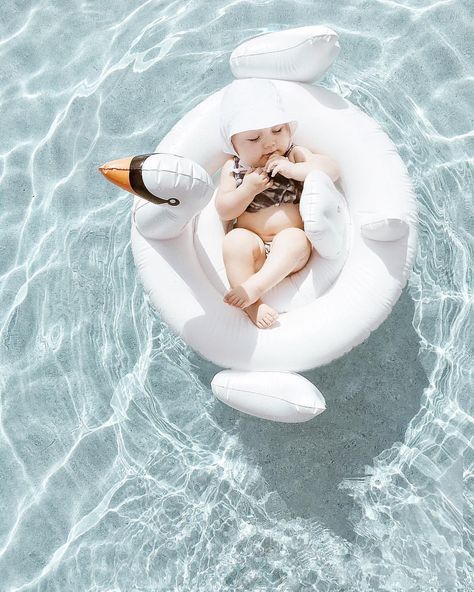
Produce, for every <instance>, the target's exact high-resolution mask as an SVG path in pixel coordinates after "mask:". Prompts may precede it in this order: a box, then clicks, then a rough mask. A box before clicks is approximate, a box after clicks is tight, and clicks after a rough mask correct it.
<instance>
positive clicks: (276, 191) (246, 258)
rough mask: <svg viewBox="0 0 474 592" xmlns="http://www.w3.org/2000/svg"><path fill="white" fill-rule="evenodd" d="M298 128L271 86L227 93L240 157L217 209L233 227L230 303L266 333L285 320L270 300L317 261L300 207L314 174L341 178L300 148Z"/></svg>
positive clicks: (227, 132)
mask: <svg viewBox="0 0 474 592" xmlns="http://www.w3.org/2000/svg"><path fill="white" fill-rule="evenodd" d="M296 125H297V123H296V121H295V120H294V119H293V118H292V117H291V116H290V115H289V114H288V113H287V112H286V111H285V109H284V106H283V104H282V100H281V97H280V95H279V93H278V91H277V88H276V86H275V84H274V83H273V82H272V81H270V80H263V79H243V80H236V81H234V82H233V83H232V84H231V85H230V86H229V87H228V88H227V89H226V91H225V93H224V96H223V99H222V105H221V135H222V139H223V142H224V151H225V152H226V153H228V154H232V155H233V158H230V159H229V160H227V161H226V162H225V164H224V166H223V167H222V172H221V179H220V185H219V188H218V192H217V195H216V202H215V203H216V208H217V212H218V214H219V216H220V218H221V219H222V220H224V221H228V220H232V221H233V223H232V226H233V228H232V229H231V230H230V231H229V232H228V233H227V234H226V235H225V237H224V243H223V259H224V264H225V268H226V274H227V278H228V280H229V284H230V286H231V290H229V291H228V292H227V293H226V294H225V296H224V301H225V302H227V303H228V304H230V305H232V306H237V307H239V308H241V309H243V310H244V311H245V312H246V313H247V315H248V316H249V318H250V319H251V320H252V322H253V323H254V324H255V325H257V327H259V328H261V329H263V328H267V327H270V326H271V325H272V324H273V323H274V322H275V321H276V320H277V318H278V313H277V311H276V310H274V309H273V308H271V307H270V306H269V305H268V304H265V303H264V302H263V301H262V296H263V294H265V292H267V291H268V290H270V289H271V288H272V287H273V286H275V285H276V284H278V283H279V282H280V281H281V280H282V279H284V278H285V277H286V276H288V275H291V274H292V273H295V272H297V271H299V270H300V269H302V268H303V267H304V266H305V265H306V263H307V261H308V259H309V257H310V255H311V249H312V243H311V242H310V240H309V239H308V237H307V235H306V234H305V232H304V230H303V228H304V225H303V220H302V218H301V215H300V212H299V205H298V204H299V201H300V197H301V193H302V190H303V182H304V180H305V179H306V176H307V175H308V174H309V173H310V172H311V171H314V170H320V171H324V172H325V173H326V174H327V175H328V176H329V177H330V178H331V179H332V181H335V180H336V179H337V178H338V176H339V173H338V169H337V165H336V163H335V162H334V161H333V160H331V159H330V158H329V157H327V156H323V155H318V154H314V153H313V152H312V151H311V150H308V148H305V147H303V146H295V145H294V144H293V142H292V138H293V135H294V131H295V128H296Z"/></svg>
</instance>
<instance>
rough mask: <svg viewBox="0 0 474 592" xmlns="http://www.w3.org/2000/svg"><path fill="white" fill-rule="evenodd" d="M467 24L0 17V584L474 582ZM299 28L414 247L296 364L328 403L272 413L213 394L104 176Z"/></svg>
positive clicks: (199, 7)
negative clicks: (273, 40) (336, 344)
mask: <svg viewBox="0 0 474 592" xmlns="http://www.w3.org/2000/svg"><path fill="white" fill-rule="evenodd" d="M472 21H473V19H472V11H470V5H469V4H468V3H467V2H463V1H460V2H453V1H450V0H439V1H438V2H430V1H429V0H403V1H401V2H395V1H392V0H380V1H378V2H366V1H362V0H361V1H354V2H351V3H340V4H337V3H336V4H334V5H333V4H332V3H325V2H305V1H304V0H295V1H292V2H290V1H282V2H281V1H276V0H266V1H259V2H253V3H248V2H243V1H240V0H236V1H233V2H229V3H224V2H222V0H218V1H216V0H213V1H212V2H207V3H204V2H198V1H196V0H190V1H188V2H181V1H180V2H163V1H151V0H149V1H146V2H143V3H141V4H136V3H130V2H118V3H114V5H113V9H112V6H111V5H110V4H107V5H106V4H105V3H100V2H94V1H84V2H82V3H77V4H73V3H70V4H69V5H68V4H67V3H66V4H64V3H62V4H61V3H52V2H51V1H50V0H45V1H44V2H42V3H40V4H38V5H34V4H33V3H31V2H30V3H28V2H23V3H20V4H18V3H12V2H7V4H6V5H5V6H4V7H3V8H2V20H1V21H0V57H1V59H0V80H1V86H0V98H1V101H2V130H3V133H2V135H1V136H0V183H1V193H0V195H1V200H2V208H1V213H0V216H1V232H2V240H1V247H0V249H1V257H0V298H1V300H0V332H1V343H0V348H1V349H0V352H1V355H0V364H1V368H0V369H1V372H0V388H1V400H0V500H1V503H2V508H1V510H2V511H1V513H0V514H1V518H0V574H1V577H0V581H1V584H0V589H1V590H2V591H3V590H5V591H13V590H42V591H43V590H44V591H46V590H48V591H53V590H55V591H58V592H65V591H72V590H81V591H85V590H91V591H92V590H94V591H104V592H105V591H107V592H108V591H112V590H114V591H119V590H121V591H127V592H130V591H132V590H142V591H145V590H147V591H148V590H149V591H153V592H156V591H158V590H160V591H165V592H168V591H172V590H176V591H178V590H179V591H180V592H184V591H190V592H197V591H200V590H202V591H206V592H209V591H224V590H226V591H227V590H229V591H234V590H235V591H237V590H238V591H246V592H247V591H248V592H250V591H264V590H265V591H266V590H272V591H273V590H279V591H282V592H290V591H295V592H296V591H297V592H302V591H309V590H318V592H322V591H328V592H333V591H341V592H342V591H345V592H348V591H358V592H360V591H367V592H369V591H376V590H386V591H390V592H396V591H404V592H405V591H414V592H415V591H416V592H420V591H422V592H423V591H454V590H459V591H461V590H462V591H464V590H468V589H472V588H473V587H474V582H473V581H472V573H473V570H472V562H471V561H470V553H472V542H471V538H470V533H469V530H468V528H467V524H468V523H469V520H470V521H471V522H472V516H473V512H472V507H473V505H472V504H473V500H472V497H471V496H470V493H469V484H471V483H472V457H473V454H472V445H470V440H471V438H472V410H471V405H470V396H471V392H472V368H473V339H472V335H473V333H474V327H473V315H472V304H473V296H472V257H473V239H472V233H473V227H474V224H473V219H474V216H473V207H472V186H473V173H472V152H473V150H472V147H473V134H472V101H473V92H472V61H471V62H470V60H469V54H468V50H467V48H468V44H469V42H470V41H471V39H472V25H473V22H472ZM307 24H326V25H328V26H330V27H332V28H333V29H335V30H336V31H337V32H338V34H339V35H340V43H341V47H342V50H341V54H340V56H339V58H338V60H337V61H336V63H335V65H334V66H333V68H332V69H331V70H330V71H329V72H328V73H327V75H326V76H325V78H324V79H323V80H322V81H321V83H322V84H323V85H324V86H326V87H327V88H330V89H331V90H333V91H335V92H338V93H340V94H341V95H343V96H344V97H346V98H347V99H348V100H350V101H352V102H353V103H354V104H356V105H357V106H359V107H360V108H361V109H362V110H364V111H365V112H367V113H368V114H369V115H371V116H372V117H374V118H375V119H376V120H377V121H378V122H379V123H380V124H381V126H382V127H383V128H384V129H385V130H386V131H387V132H388V134H389V135H390V137H391V138H392V140H393V141H394V143H395V144H396V146H397V148H398V150H399V152H400V155H401V156H402V158H403V160H404V161H405V163H406V164H407V167H408V170H409V173H410V176H411V178H412V180H413V183H414V187H415V190H416V194H417V198H418V206H419V218H420V220H419V245H418V252H417V258H416V262H415V265H414V270H413V273H412V275H411V277H410V280H409V284H408V287H407V289H406V290H405V291H404V295H403V296H402V298H401V300H400V302H399V303H398V304H397V306H396V307H395V308H394V311H393V312H392V315H391V316H390V317H389V319H388V320H387V321H386V322H385V323H384V324H383V325H382V327H381V328H380V329H379V330H378V331H377V332H375V334H374V335H372V336H371V337H370V338H369V339H368V341H367V342H366V343H364V344H362V345H361V346H360V347H359V348H356V350H354V351H353V352H350V353H349V354H348V355H347V356H345V357H344V358H343V359H341V360H338V361H336V362H335V363H333V364H331V365H329V366H328V367H325V368H322V369H319V370H315V371H314V372H313V373H312V374H311V375H310V378H311V379H314V382H315V383H316V384H317V385H318V386H321V389H322V391H323V392H324V393H325V394H327V395H328V397H327V399H328V405H329V407H330V408H328V411H327V412H326V413H325V414H323V415H322V416H321V417H318V418H317V419H316V420H314V421H312V422H309V423H308V424H305V425H300V426H294V425H293V426H283V425H282V424H270V423H269V422H262V421H260V420H256V419H255V418H251V417H249V416H244V415H243V414H239V413H237V412H234V411H233V410H231V409H228V408H224V407H225V406H223V405H222V404H221V403H220V402H218V401H216V400H215V399H214V397H213V395H212V393H211V391H210V387H209V383H210V379H211V378H212V376H213V374H214V373H215V372H217V371H218V370H219V368H217V367H214V366H212V365H211V364H209V363H208V362H206V361H204V360H202V359H200V358H199V357H198V356H196V355H195V354H194V352H192V351H191V350H190V349H189V348H188V347H187V346H186V344H185V343H183V341H182V340H181V339H180V338H179V337H177V336H176V335H174V334H173V333H171V331H170V329H169V328H168V327H167V325H166V324H164V323H163V322H162V321H161V320H160V317H159V315H158V314H157V313H156V312H155V311H154V310H153V308H152V307H151V305H150V303H149V301H148V299H147V297H146V296H144V292H143V289H142V287H141V285H140V283H139V281H138V277H137V272H136V269H135V266H134V262H133V259H132V254H131V249H130V207H131V199H130V197H129V196H128V195H126V194H124V193H123V192H122V191H120V190H119V189H118V188H116V187H113V186H112V185H107V184H106V183H105V182H104V181H103V180H102V179H101V178H100V176H99V175H98V173H97V166H99V165H100V164H102V163H103V162H106V161H107V160H110V159H112V158H116V157H119V156H124V155H133V154H142V153H144V152H148V151H152V150H153V148H154V147H155V146H156V145H157V143H158V141H159V140H160V139H161V138H162V137H163V136H164V134H166V133H167V131H168V130H169V129H170V128H171V126H172V125H174V123H176V122H177V121H178V120H179V119H180V118H181V117H182V116H183V114H185V113H186V112H187V111H189V110H190V109H191V108H192V107H194V106H195V105H196V104H198V103H199V102H200V101H201V100H203V99H204V98H205V97H207V96H209V94H211V93H213V92H215V91H216V90H217V89H219V88H221V87H222V86H223V85H225V84H227V83H228V82H230V80H231V79H232V75H231V72H230V68H229V66H228V58H229V55H230V52H231V51H232V49H233V48H234V47H235V46H236V45H238V44H239V43H241V42H243V41H244V40H246V39H249V38H250V37H254V36H256V35H258V34H261V33H265V32H269V31H277V30H283V29H285V28H288V27H296V26H304V25H307ZM379 342H380V343H379ZM471 491H472V489H471Z"/></svg>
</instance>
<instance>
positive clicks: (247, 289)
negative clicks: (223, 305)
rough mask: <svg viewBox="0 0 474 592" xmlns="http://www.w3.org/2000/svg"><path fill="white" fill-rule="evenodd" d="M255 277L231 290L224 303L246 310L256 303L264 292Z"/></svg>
mask: <svg viewBox="0 0 474 592" xmlns="http://www.w3.org/2000/svg"><path fill="white" fill-rule="evenodd" d="M253 277H254V276H251V277H250V278H249V279H248V280H246V281H245V282H243V283H242V284H240V285H239V286H236V287H235V288H233V289H232V290H229V291H228V292H227V293H226V294H225V296H224V302H227V304H231V305H232V306H237V307H238V308H246V307H247V306H250V305H251V304H253V303H254V302H256V301H257V300H258V299H259V298H260V296H261V295H262V294H263V292H264V290H262V288H261V287H260V286H259V285H258V284H257V282H255V281H254V280H253Z"/></svg>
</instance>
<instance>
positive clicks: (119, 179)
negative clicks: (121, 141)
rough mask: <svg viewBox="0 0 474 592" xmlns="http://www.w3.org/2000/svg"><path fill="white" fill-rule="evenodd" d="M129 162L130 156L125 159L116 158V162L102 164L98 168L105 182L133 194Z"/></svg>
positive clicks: (130, 160)
mask: <svg viewBox="0 0 474 592" xmlns="http://www.w3.org/2000/svg"><path fill="white" fill-rule="evenodd" d="M131 162H132V157H131V156H130V157H127V158H118V159H117V160H111V161H110V162H106V163H105V164H103V165H102V166H101V167H99V171H100V172H101V173H102V174H103V175H104V177H105V178H106V179H107V181H110V182H111V183H114V184H115V185H118V186H119V187H121V188H122V189H125V191H130V193H135V192H134V190H133V189H132V186H131V185H130V164H131Z"/></svg>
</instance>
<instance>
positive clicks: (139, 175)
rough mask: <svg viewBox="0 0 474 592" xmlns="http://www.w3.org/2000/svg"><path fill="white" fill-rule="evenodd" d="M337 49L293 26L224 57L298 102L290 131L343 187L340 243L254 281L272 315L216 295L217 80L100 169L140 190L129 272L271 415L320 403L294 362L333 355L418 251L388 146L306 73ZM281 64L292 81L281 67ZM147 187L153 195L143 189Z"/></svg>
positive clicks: (409, 198)
mask: <svg viewBox="0 0 474 592" xmlns="http://www.w3.org/2000/svg"><path fill="white" fill-rule="evenodd" d="M338 49H339V46H338V42H337V35H336V33H334V31H331V30H330V29H327V28H325V27H303V28H299V29H292V30H289V31H283V32H281V33H272V34H269V35H264V36H261V37H257V38H255V39H252V40H250V41H247V42H245V43H244V44H243V45H242V46H240V47H239V48H237V49H236V50H235V51H234V52H233V54H232V56H231V64H232V71H233V73H234V75H235V76H236V77H240V78H246V77H261V78H271V79H272V80H273V81H274V83H275V85H277V88H278V90H279V92H280V94H281V95H282V97H283V99H284V101H285V102H286V103H287V104H288V105H292V106H293V107H294V108H297V111H298V114H299V117H298V120H299V125H298V128H297V130H296V134H295V138H294V141H295V143H296V144H301V145H303V146H307V147H309V148H310V149H312V150H313V151H315V152H319V153H322V154H326V155H328V156H330V157H332V158H334V159H335V160H336V162H337V163H338V165H339V169H340V172H341V177H340V188H341V190H342V192H343V194H344V196H345V200H346V201H345V202H344V215H345V216H346V230H347V232H346V243H345V249H344V252H343V253H341V255H340V256H339V257H338V258H336V259H331V260H329V259H324V258H322V257H321V256H320V255H319V254H318V253H317V252H316V250H314V249H313V252H312V255H311V258H310V260H309V262H308V264H307V265H306V266H305V267H304V268H303V269H302V270H301V271H299V272H297V273H296V274H293V275H291V276H289V277H287V278H285V279H284V280H283V281H282V282H281V283H280V284H278V285H277V286H275V287H274V288H273V289H272V290H270V291H269V292H267V293H266V294H265V296H264V300H265V302H268V303H269V304H270V305H271V306H273V307H274V308H276V309H277V310H278V311H279V318H278V321H277V322H276V323H275V324H274V325H273V326H272V327H270V328H268V329H259V328H257V327H256V326H255V325H254V324H253V323H252V322H251V321H250V319H249V318H248V317H247V315H246V314H245V313H244V312H243V311H241V310H240V309H238V308H235V307H232V306H230V305H228V304H226V303H224V302H223V296H224V294H225V292H226V291H227V290H228V289H229V283H228V281H227V277H226V273H225V268H224V263H223V259H222V241H223V237H224V235H225V232H226V230H227V224H226V223H223V222H222V221H221V220H220V219H219V217H218V215H217V212H216V209H215V206H214V199H215V188H214V185H213V181H212V179H211V177H212V176H213V175H214V174H215V173H217V172H218V171H219V170H220V168H221V167H222V165H223V164H224V162H225V160H226V159H227V158H228V155H225V154H224V153H223V152H222V150H221V140H220V136H219V107H220V101H221V98H222V94H223V91H224V90H225V89H221V90H219V91H217V92H216V93H214V94H212V95H211V96H209V97H208V98H206V99H205V100H204V101H202V102H201V103H200V104H199V105H197V106H196V107H194V108H193V109H192V110H191V111H190V112H189V113H187V114H186V115H185V116H184V117H183V118H182V119H181V120H180V121H179V122H178V123H177V124H176V125H175V126H174V127H173V128H172V129H171V130H170V131H169V133H168V134H167V135H166V136H165V137H164V138H163V140H162V141H161V142H160V143H159V144H158V146H157V148H156V152H155V153H154V154H152V155H145V156H143V157H135V158H134V159H133V160H132V163H130V160H131V159H125V160H118V161H113V162H110V163H107V165H104V167H102V169H101V170H102V172H103V173H104V174H105V175H106V176H107V177H109V178H110V177H114V175H113V174H112V173H113V171H119V177H118V178H117V177H115V178H111V179H110V180H112V181H113V182H115V183H117V184H119V185H122V186H123V187H126V183H125V182H123V176H122V177H120V175H123V174H125V175H128V169H131V172H130V181H131V184H132V190H133V191H134V192H135V193H137V194H139V195H146V196H147V199H143V198H141V197H136V198H135V200H134V204H133V216H132V230H131V232H132V237H131V239H132V250H133V255H134V259H135V262H136V265H137V267H138V270H139V275H140V278H141V280H142V283H143V285H144V288H145V291H146V292H147V294H148V295H149V297H150V300H151V302H152V303H153V305H154V306H155V307H156V308H157V309H158V311H159V312H160V314H161V316H162V318H163V320H164V321H165V322H166V323H167V324H168V325H169V326H170V327H171V328H172V329H173V330H174V331H175V332H176V333H177V334H179V335H180V336H181V337H182V338H183V339H184V341H185V342H186V343H187V344H188V345H189V346H190V347H192V348H193V349H194V350H196V351H197V352H198V353H199V354H200V355H201V356H202V357H204V358H206V359H208V360H210V361H212V362H213V363H215V364H217V365H218V366H221V367H223V368H226V370H225V371H223V372H220V373H218V374H217V375H216V376H215V377H214V379H213V381H212V390H213V392H214V394H215V395H216V396H217V397H218V398H219V399H220V400H221V401H224V402H225V403H227V404H228V405H230V406H232V407H234V408H236V409H239V410H241V411H244V412H246V413H249V414H251V415H255V416H257V417H262V418H266V419H272V420H275V421H283V422H302V421H307V420H309V419H311V418H313V417H315V416H316V415H318V414H319V413H321V412H322V411H324V409H325V402H324V397H323V396H322V394H321V393H320V392H319V391H318V389H317V388H316V387H315V386H314V385H312V384H311V383H310V382H309V381H308V380H306V379H305V378H303V377H302V376H299V375H297V374H296V373H297V372H299V371H305V370H310V369H312V368H316V367H318V366H322V365H325V364H328V363H329V362H331V361H332V360H335V359H336V358H339V357H340V356H342V355H344V354H345V353H346V352H348V351H349V350H351V349H352V348H353V347H355V346H356V345H358V344H360V343H362V342H363V341H364V340H365V339H366V338H367V337H368V336H369V334H370V333H371V332H372V331H373V330H375V329H376V328H377V327H378V326H379V325H380V324H381V323H382V322H383V321H384V320H385V319H386V317H387V316H388V315H389V313H390V311H391V309H392V307H393V306H394V304H395V303H396V301H397V300H398V298H399V296H400V294H401V291H402V289H403V287H404V286H405V284H406V281H407V278H408V275H409V273H410V270H411V268H412V264H413V260H414V256H415V252H416V226H417V211H416V201H415V197H414V194H413V190H412V186H411V183H410V180H409V178H408V175H407V171H406V168H405V166H404V164H403V162H402V160H401V159H400V157H399V156H398V154H397V152H396V149H395V146H394V145H393V143H392V142H391V140H390V139H389V138H388V136H387V135H386V134H385V133H384V132H383V131H382V130H381V128H380V127H379V126H378V124H377V123H376V122H375V121H374V120H373V119H371V118H370V117H368V116H367V115H366V114H364V113H363V112H362V111H360V110H359V109H358V108H357V107H355V106H354V105H352V104H351V103H350V102H348V101H347V100H345V99H343V98H341V97H340V96H339V95H337V94H335V93H333V92H331V91H329V90H326V89H324V88H322V87H318V86H315V85H310V84H308V83H307V82H306V81H308V80H314V79H315V78H317V77H318V76H320V75H321V74H322V73H324V71H325V70H326V69H327V68H328V67H329V65H330V63H331V62H332V61H333V60H334V58H335V57H336V55H337V53H338ZM304 56H307V59H306V60H305V59H304ZM318 56H319V59H318ZM290 73H291V81H289V80H282V78H285V77H286V78H290ZM296 80H302V81H305V82H295V81H296ZM311 175H312V174H311ZM311 175H310V176H309V177H308V178H307V180H306V181H305V189H306V190H307V183H308V182H309V181H313V182H314V176H313V177H311ZM310 177H311V178H310ZM316 177H317V175H316ZM315 182H316V185H317V179H316V181H315ZM153 196H155V197H158V200H157V201H156V203H151V202H150V201H148V199H153ZM176 202H178V203H176ZM282 376H284V379H283V378H282Z"/></svg>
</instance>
